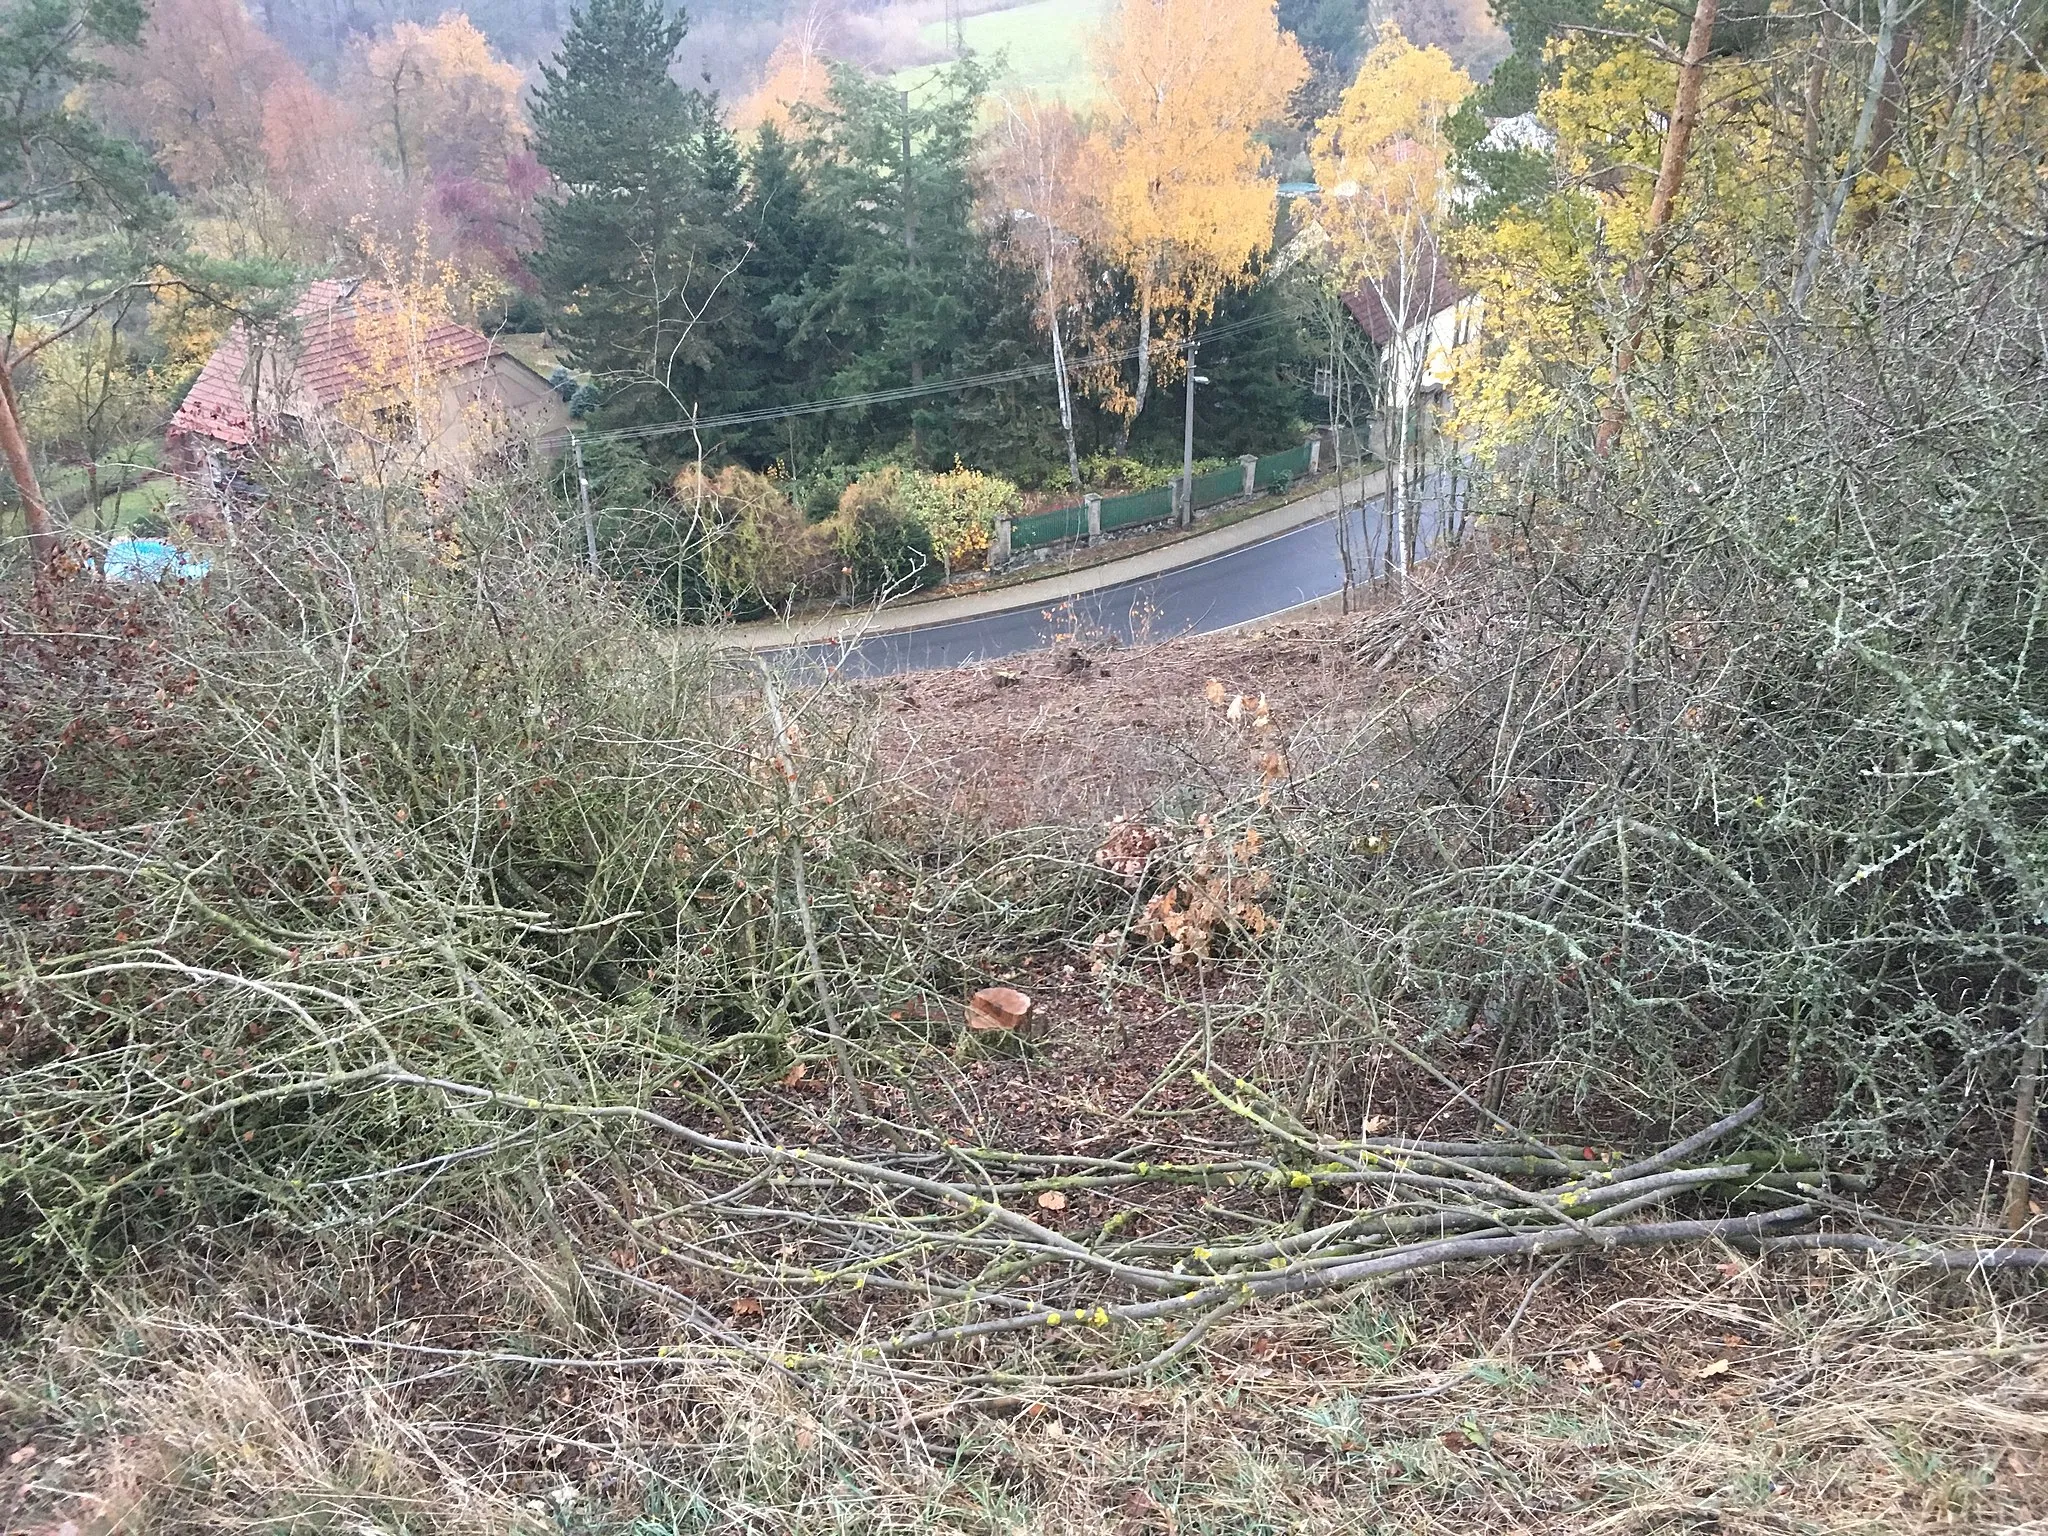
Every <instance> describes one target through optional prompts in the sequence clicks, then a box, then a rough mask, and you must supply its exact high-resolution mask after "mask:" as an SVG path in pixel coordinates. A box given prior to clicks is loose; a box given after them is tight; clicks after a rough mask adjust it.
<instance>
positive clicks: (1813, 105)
mask: <svg viewBox="0 0 2048 1536" xmlns="http://www.w3.org/2000/svg"><path fill="white" fill-rule="evenodd" d="M1834 46H1835V17H1834V15H1833V14H1832V13H1830V14H1829V15H1828V16H1826V17H1825V18H1823V19H1822V21H1821V24H1820V31H1819V33H1818V34H1816V35H1815V37H1814V41H1813V63H1812V64H1811V65H1809V66H1808V67H1807V71H1806V102H1805V107H1806V116H1805V119H1804V121H1803V122H1802V123H1801V125H1800V126H1801V129H1802V132H1801V142H1800V147H1799V148H1800V167H1799V219H1798V230H1799V233H1800V235H1801V236H1802V237H1804V236H1805V235H1806V233H1807V231H1808V230H1809V229H1810V228H1811V227H1812V224H1813V210H1814V205H1815V204H1816V203H1817V202H1818V201H1819V200H1820V118H1821V109H1822V108H1823V107H1824V106H1825V105H1826V104H1827V90H1828V63H1829V57H1828V56H1829V54H1830V53H1832V52H1833V50H1834Z"/></svg>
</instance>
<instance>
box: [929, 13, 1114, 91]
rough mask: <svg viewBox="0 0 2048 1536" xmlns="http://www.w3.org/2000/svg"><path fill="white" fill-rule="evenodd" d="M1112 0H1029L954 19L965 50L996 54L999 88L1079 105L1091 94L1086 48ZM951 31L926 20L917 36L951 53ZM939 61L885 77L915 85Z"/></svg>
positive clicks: (988, 57) (990, 56)
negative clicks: (964, 44) (1007, 7)
mask: <svg viewBox="0 0 2048 1536" xmlns="http://www.w3.org/2000/svg"><path fill="white" fill-rule="evenodd" d="M1113 3H1114V0H1030V3H1028V4H1025V5H1019V6H1015V7H1012V8H1011V9H1009V10H1001V11H987V12H984V13H982V14H981V15H979V16H968V17H966V18H964V19H963V20H962V21H961V22H960V23H959V31H960V35H961V38H962V39H963V40H964V41H965V43H966V45H967V48H968V50H969V51H970V52H972V53H974V54H976V55H978V56H979V57H981V58H982V59H984V60H990V61H994V60H997V59H998V58H1000V61H1001V67H1000V68H999V70H998V73H997V76H996V83H997V85H998V86H999V87H1006V88H1009V89H1013V90H1024V91H1030V92H1032V93H1033V94H1036V95H1041V96H1057V97H1059V98H1061V99H1062V100H1064V101H1065V102H1067V103H1068V104H1069V105H1071V106H1082V105H1085V104H1086V103H1087V101H1088V100H1089V98H1090V97H1092V96H1093V95H1094V93H1095V84H1094V78H1093V73H1092V70H1091V67H1090V63H1089V57H1088V49H1089V44H1090V40H1091V39H1092V37H1093V35H1094V33H1095V30H1096V29H1097V28H1098V27H1099V26H1101V24H1102V21H1103V18H1104V17H1105V16H1107V15H1108V13H1109V11H1110V9H1111V7H1112V5H1113ZM950 31H951V28H950V27H949V25H948V23H946V22H945V21H943V20H941V21H934V22H928V23H926V24H925V25H924V26H923V27H922V28H920V29H919V31H918V41H919V42H921V43H924V44H927V45H928V46H929V47H931V48H932V49H933V50H934V51H942V52H943V53H944V55H945V56H946V57H947V58H951V57H952V52H953V50H952V46H951V43H952V39H951V37H950V36H949V35H948V34H949V32H950ZM942 67H943V64H920V65H915V66H913V67H911V68H908V69H901V70H898V71H897V72H896V73H895V74H894V75H893V76H892V77H891V79H892V80H893V81H894V83H895V84H896V86H897V87H898V88H899V89H901V90H915V89H916V88H917V87H918V86H919V85H920V84H922V83H923V82H924V81H925V80H927V79H929V78H930V77H931V75H932V74H933V73H934V72H935V71H936V70H938V69H940V68H942Z"/></svg>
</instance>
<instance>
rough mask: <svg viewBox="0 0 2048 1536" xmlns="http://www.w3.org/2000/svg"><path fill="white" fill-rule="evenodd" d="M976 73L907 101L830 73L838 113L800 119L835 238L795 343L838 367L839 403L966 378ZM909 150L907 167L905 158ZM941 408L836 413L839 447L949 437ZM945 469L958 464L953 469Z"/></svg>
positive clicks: (948, 79)
mask: <svg viewBox="0 0 2048 1536" xmlns="http://www.w3.org/2000/svg"><path fill="white" fill-rule="evenodd" d="M985 84H986V82H985V79H984V76H983V74H982V72H981V70H980V69H979V68H978V67H977V66H976V65H974V64H973V63H972V62H971V61H967V62H962V63H959V64H955V65H953V66H951V67H950V68H949V69H947V70H946V71H945V73H944V74H943V75H941V76H940V77H939V78H938V80H937V81H935V82H934V85H933V87H928V88H927V89H928V92H929V94H927V95H926V96H924V98H923V99H922V100H918V101H912V100H910V99H909V98H908V97H907V96H906V95H905V94H904V93H900V92H898V91H896V90H894V89H893V88H891V87H890V86H888V85H886V84H885V83H883V82H880V81H876V80H870V79H868V78H867V77H866V76H864V75H862V74H860V73H859V72H858V71H856V70H853V69H849V68H846V67H844V66H835V68H834V70H833V74H832V99H831V102H830V103H829V105H827V106H825V107H823V108H811V109H804V110H802V111H801V112H800V118H799V120H800V122H801V124H802V126H803V128H804V130H805V133H804V140H803V156H804V160H805V162H806V164H807V167H808V169H809V171H810V183H811V191H812V197H813V199H814V205H815V208H816V216H817V218H818V219H819V220H820V221H821V222H823V223H825V224H826V225H828V226H829V227H831V228H832V229H833V230H834V231H835V244H836V247H837V248H836V249H835V250H834V251H833V252H832V253H831V255H832V258H833V260H832V265H831V266H830V267H829V269H828V270H825V271H820V272H817V273H814V275H813V277H812V279H811V281H810V282H809V283H808V284H807V285H806V288H805V297H804V302H803V305H802V313H801V315H800V316H798V317H796V318H797V321H798V323H797V326H796V331H797V332H798V333H799V334H801V335H802V336H803V337H804V338H805V340H804V345H806V346H809V347H815V348H818V349H820V350H821V351H822V352H823V353H824V355H825V356H826V357H828V358H829V359H830V360H831V362H832V364H833V372H832V374H831V376H830V380H829V383H830V386H831V392H832V393H834V394H838V393H853V392H856V391H864V390H877V389H889V388H901V387H902V386H904V385H914V384H918V383H922V382H925V381H927V380H934V379H940V378H945V377H947V376H948V375H950V374H955V373H957V372H958V371H959V367H958V365H959V362H960V353H961V351H962V348H963V346H964V345H965V344H966V342H967V340H968V339H969V337H970V334H971V333H972V331H973V330H974V329H975V328H976V324H977V319H976V315H975V311H974V299H975V297H976V291H977V279H978V277H979V271H980V267H981V265H982V264H983V263H985V262H986V261H987V259H988V258H987V251H986V248H985V244H984V242H983V240H982V237H981V233H980V231H979V230H978V229H977V228H976V227H975V221H974V174H973V162H974V129H975V125H976V123H977V121H978V120H979V116H980V105H981V96H982V92H983V89H984V87H985ZM906 145H907V148H908V151H909V153H908V158H907V159H906V157H905V148H906ZM949 409H950V406H949V404H948V402H947V401H946V400H945V399H944V398H937V399H933V400H928V401H912V402H909V403H906V404H900V405H892V406H882V407H877V408H875V409H873V410H871V411H868V412H864V413H852V412H846V413H841V414H840V415H839V417H838V418H837V419H836V420H835V422H834V424H833V425H834V433H835V437H837V438H839V439H841V440H842V441H845V440H847V439H851V440H852V441H851V442H849V443H848V444H847V446H855V445H856V444H857V445H858V447H857V448H856V454H849V455H848V456H849V457H851V456H856V455H857V452H859V451H866V450H867V449H869V448H872V447H873V446H874V445H876V444H878V443H890V444H894V443H898V442H901V441H902V440H903V439H904V438H905V437H911V438H912V439H913V441H914V442H915V443H916V446H917V447H918V450H919V452H920V454H921V455H922V456H924V457H927V458H929V457H931V456H932V455H931V451H930V450H931V449H932V447H933V445H932V443H930V442H928V441H925V440H924V439H927V438H930V437H931V435H932V433H933V432H935V431H936V430H938V429H940V428H942V427H943V424H944V421H945V418H946V414H947V412H948V410H949ZM949 462H950V461H949Z"/></svg>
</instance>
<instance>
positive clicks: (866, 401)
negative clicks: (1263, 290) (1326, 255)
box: [543, 309, 1300, 447]
mask: <svg viewBox="0 0 2048 1536" xmlns="http://www.w3.org/2000/svg"><path fill="white" fill-rule="evenodd" d="M1299 318H1300V316H1299V315H1298V314H1297V312H1295V311H1294V310H1291V309H1283V310H1280V311H1278V312H1276V313H1274V314H1271V315H1261V316H1259V317H1257V318H1255V319H1250V320H1234V321H1231V322H1229V323H1228V324H1225V325H1218V326H1212V327H1211V328H1210V329H1208V330H1206V331H1204V332H1202V333H1201V335H1199V336H1196V337H1191V338H1189V339H1188V340H1186V341H1175V342H1159V343H1154V344H1153V347H1152V350H1153V351H1154V352H1155V353H1158V352H1165V353H1167V354H1169V355H1171V354H1176V353H1181V352H1185V351H1187V350H1188V348H1189V347H1190V346H1193V345H1202V346H1206V345H1208V344H1209V343H1210V342H1211V341H1214V340H1215V339H1216V338H1217V337H1219V336H1233V335H1238V334H1241V333H1243V332H1245V331H1252V330H1258V329H1260V328H1261V327H1263V326H1268V325H1277V324H1279V323H1280V322H1281V321H1283V320H1294V319H1299ZM1137 355H1138V349H1137V348H1136V347H1132V348H1131V349H1130V350H1128V351H1125V352H1118V353H1113V354H1111V355H1110V356H1107V357H1092V358H1088V359H1087V360H1085V361H1082V362H1077V363H1071V364H1069V365H1068V367H1069V370H1070V371H1073V372H1080V371H1082V370H1085V369H1089V368H1107V367H1111V366H1113V365H1115V364H1117V363H1127V362H1129V361H1131V360H1132V359H1133V358H1135V357H1136V356H1137ZM1053 367H1054V365H1053V364H1051V363H1024V364H1021V365H1019V366H1018V367H1015V368H1004V369H1001V370H999V371H997V372H995V373H979V374H974V375H971V376H970V377H968V378H964V379H937V380H932V381H929V382H927V383H924V384H905V385H901V386H899V387H896V388H893V389H873V390H867V391H865V392H863V393H861V394H854V395H835V396H833V397H832V398H830V399H826V400H807V401H804V402H803V403H801V404H798V405H776V406H763V407H760V408H759V409H756V410H751V411H727V412H725V413H723V414H721V415H717V416H698V417H685V418H683V419H681V420H679V421H665V422H657V423H653V424H651V425H648V426H643V427H613V428H611V429H610V430H608V431H600V432H580V433H576V434H573V435H575V436H577V437H580V438H581V439H582V440H583V441H584V442H587V443H624V442H644V441H646V440H647V439H649V438H655V437H668V436H670V435H672V434H674V433H679V432H704V431H709V430H712V429H715V428H722V427H748V426H757V425H759V424H760V423H762V422H766V421H781V420H784V419H786V418H788V417H793V416H818V415H823V414H825V413H826V412H829V411H848V410H859V409H862V408H864V407H867V406H874V405H895V404H898V403H900V402H902V401H905V400H918V399H923V398H925V397H926V396H929V395H943V394H953V393H957V392H959V391H961V390H967V389H982V388H985V387H987V386H989V385H993V384H1014V383H1019V382H1021V381H1023V380H1025V379H1042V378H1044V377H1046V376H1047V375H1048V374H1050V373H1051V372H1052V371H1053ZM570 436H571V434H569V433H561V434H557V435H554V436H551V437H548V438H545V439H543V441H544V442H546V443H547V444H548V445H549V446H552V447H559V446H561V445H562V444H563V443H565V442H567V441H568V439H569V437H570Z"/></svg>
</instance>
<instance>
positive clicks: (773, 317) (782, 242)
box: [720, 123, 837, 474]
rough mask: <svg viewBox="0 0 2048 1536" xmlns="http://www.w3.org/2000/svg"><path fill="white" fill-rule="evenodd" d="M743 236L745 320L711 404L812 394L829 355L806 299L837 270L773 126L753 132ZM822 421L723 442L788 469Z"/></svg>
mask: <svg viewBox="0 0 2048 1536" xmlns="http://www.w3.org/2000/svg"><path fill="white" fill-rule="evenodd" d="M735 230H736V233H737V234H738V236H739V237H740V238H741V239H743V240H744V241H746V243H747V246H748V250H747V259H746V262H745V264H744V265H743V266H742V267H741V268H740V273H739V285H738V295H739V297H738V303H739V304H740V305H741V306H742V308H743V311H744V318H743V321H742V324H741V327H740V330H739V334H737V335H736V336H735V339H734V341H733V344H732V346H731V348H730V349H729V352H728V355H727V360H726V366H725V367H724V368H722V369H721V370H720V372H721V381H720V382H721V386H722V387H721V390H720V409H721V410H748V409H755V408H759V407H763V406H773V405H782V404H787V403H789V402H791V401H799V400H813V399H816V398H817V397H818V396H819V395H820V394H822V393H823V392H824V390H825V379H826V376H827V373H828V371H829V360H828V358H827V357H826V356H825V353H824V350H823V349H822V348H821V347H820V346H818V345H816V344H815V341H816V338H815V337H813V335H812V334H811V333H810V331H809V330H808V329H807V326H806V321H807V318H808V307H809V300H808V295H809V293H810V291H811V287H812V285H813V284H814V283H815V282H819V281H825V282H829V281H830V277H831V273H832V272H833V271H834V270H836V267H837V246H836V243H835V242H834V241H833V239H832V228H831V226H830V225H829V224H827V223H826V222H825V221H824V220H822V219H820V218H819V217H818V215H817V210H816V208H815V206H814V205H813V202H812V198H811V192H810V188H809V186H808V185H807V184H806V182H805V179H804V174H803V168H802V166H801V165H800V164H799V163H798V160H797V153H796V147H795V146H794V145H793V144H792V143H791V142H790V140H789V139H788V138H787V137H786V136H785V135H784V134H782V133H781V132H780V131H779V130H778V129H777V128H776V127H775V125H774V124H773V123H769V124H765V125H763V127H762V128H761V129H760V131H759V133H758V134H757V135H756V136H755V139H754V143H753V146H752V148H751V151H750V152H749V154H748V155H747V160H746V190H745V196H744V197H743V199H742V200H741V202H740V207H739V213H738V216H737V218H736V220H735ZM824 430H825V429H824V427H823V426H822V424H820V423H819V422H817V421H816V420H814V419H810V418H798V417H791V418H786V419H784V420H781V421H774V422H764V423H762V424H761V425H759V426H755V427H743V428H739V429H737V430H735V431H734V432H733V433H731V434H730V435H729V436H728V437H727V438H726V439H725V446H726V447H727V448H728V449H729V450H730V451H732V452H733V453H735V454H737V455H738V456H739V457H741V458H744V459H746V460H748V461H749V462H751V463H753V464H755V465H767V464H770V463H773V462H774V461H776V460H778V459H779V460H781V461H782V463H783V464H784V466H785V467H786V468H787V469H788V470H789V472H790V473H791V474H800V473H802V472H804V471H805V470H807V469H809V468H810V467H811V463H812V461H813V460H814V459H815V458H816V456H817V452H818V448H819V445H820V442H821V441H822V434H823V432H824Z"/></svg>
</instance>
